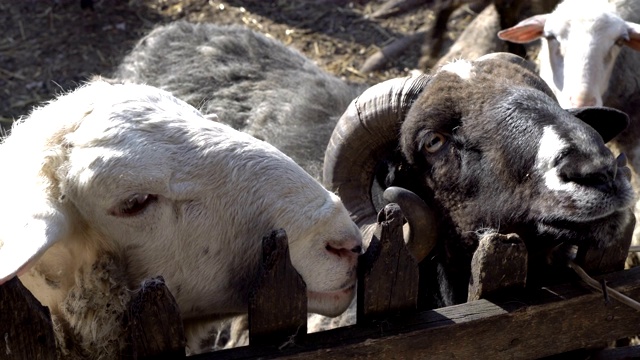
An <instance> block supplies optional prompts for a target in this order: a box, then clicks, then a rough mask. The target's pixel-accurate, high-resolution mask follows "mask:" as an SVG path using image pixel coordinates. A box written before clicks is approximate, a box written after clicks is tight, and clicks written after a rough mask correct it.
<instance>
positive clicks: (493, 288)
mask: <svg viewBox="0 0 640 360" xmlns="http://www.w3.org/2000/svg"><path fill="white" fill-rule="evenodd" d="M527 257H528V253H527V247H526V246H525V244H524V241H522V239H520V237H519V236H518V235H517V234H508V235H503V234H497V233H496V234H489V235H485V236H482V237H480V241H479V244H478V249H477V250H476V251H475V253H474V254H473V258H472V259H471V278H470V279H469V294H468V296H467V301H473V300H478V299H481V298H485V297H487V296H488V295H490V294H491V293H495V292H497V291H499V290H502V289H513V288H524V287H525V285H526V281H527Z"/></svg>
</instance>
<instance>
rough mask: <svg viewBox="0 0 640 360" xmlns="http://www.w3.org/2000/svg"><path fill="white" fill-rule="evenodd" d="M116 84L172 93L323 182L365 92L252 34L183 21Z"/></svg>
mask: <svg viewBox="0 0 640 360" xmlns="http://www.w3.org/2000/svg"><path fill="white" fill-rule="evenodd" d="M115 80H116V81H125V82H135V83H145V84H149V85H153V86H156V87H159V88H162V89H164V90H167V91H170V92H172V93H173V94H174V95H175V96H177V97H178V98H181V99H182V100H184V101H186V102H187V103H189V104H191V105H192V106H194V107H196V108H198V109H199V110H200V111H202V112H203V113H204V114H216V115H217V116H218V119H219V121H221V122H223V123H226V124H228V125H230V126H232V127H233V128H235V129H237V130H240V131H243V132H246V133H249V134H251V135H253V136H255V137H257V138H259V139H263V140H265V141H267V142H269V143H271V144H272V145H274V146H276V147H277V148H278V149H280V150H281V151H283V152H284V153H286V154H287V155H289V156H290V157H292V158H293V159H294V160H295V161H296V162H297V163H298V164H300V165H301V166H302V167H303V168H304V169H305V170H307V171H308V172H309V173H311V174H312V175H313V176H314V177H316V178H319V177H320V173H321V166H322V160H323V155H324V149H325V147H326V144H327V142H328V139H329V137H330V135H331V132H332V131H333V127H334V125H335V123H336V122H337V120H338V118H339V117H340V115H341V114H342V113H343V112H344V110H345V109H346V108H347V106H348V105H349V103H350V101H351V100H352V99H353V98H355V97H356V96H357V95H358V94H359V93H360V91H361V90H362V89H363V88H364V87H361V86H358V85H354V84H349V83H347V82H345V81H343V80H341V79H339V78H337V77H335V76H333V75H330V74H328V73H327V72H325V71H323V70H322V69H320V68H319V67H318V66H316V65H315V64H314V63H313V62H312V61H311V60H309V59H307V58H306V57H304V56H303V55H302V54H301V53H299V52H297V51H295V50H293V49H291V48H288V47H287V46H285V45H284V44H282V43H280V42H278V41H277V40H274V39H271V38H268V37H266V36H264V35H262V34H259V33H256V32H253V31H251V30H249V29H246V28H243V27H238V26H218V25H214V24H192V23H187V22H183V21H180V22H175V23H172V24H169V25H166V26H161V27H158V28H156V29H155V30H153V31H152V32H151V33H150V34H149V35H147V36H146V37H145V38H143V39H142V40H141V41H140V42H139V43H138V44H137V46H136V47H135V48H134V49H133V51H132V52H131V53H130V54H129V55H128V56H127V57H126V58H125V59H124V61H123V62H122V64H121V65H120V67H119V68H118V70H117V72H116V74H115Z"/></svg>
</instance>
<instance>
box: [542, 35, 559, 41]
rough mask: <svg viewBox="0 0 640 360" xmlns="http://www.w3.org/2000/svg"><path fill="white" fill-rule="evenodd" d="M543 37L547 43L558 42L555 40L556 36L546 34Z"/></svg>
mask: <svg viewBox="0 0 640 360" xmlns="http://www.w3.org/2000/svg"><path fill="white" fill-rule="evenodd" d="M544 37H545V38H546V39H547V41H558V39H556V36H555V35H553V34H546V35H544Z"/></svg>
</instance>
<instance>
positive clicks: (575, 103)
mask: <svg viewBox="0 0 640 360" xmlns="http://www.w3.org/2000/svg"><path fill="white" fill-rule="evenodd" d="M569 102H570V103H571V106H572V107H574V108H581V107H587V106H597V105H598V99H597V98H596V97H595V96H593V95H588V94H578V95H572V96H570V97H569Z"/></svg>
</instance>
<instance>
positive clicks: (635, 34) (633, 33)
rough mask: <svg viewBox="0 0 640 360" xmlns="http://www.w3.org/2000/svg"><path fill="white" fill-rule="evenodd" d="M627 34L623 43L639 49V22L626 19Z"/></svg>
mask: <svg viewBox="0 0 640 360" xmlns="http://www.w3.org/2000/svg"><path fill="white" fill-rule="evenodd" d="M627 35H628V39H625V40H624V44H625V45H627V46H628V47H630V48H632V49H633V50H638V51H640V24H636V23H632V22H629V21H627Z"/></svg>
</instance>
